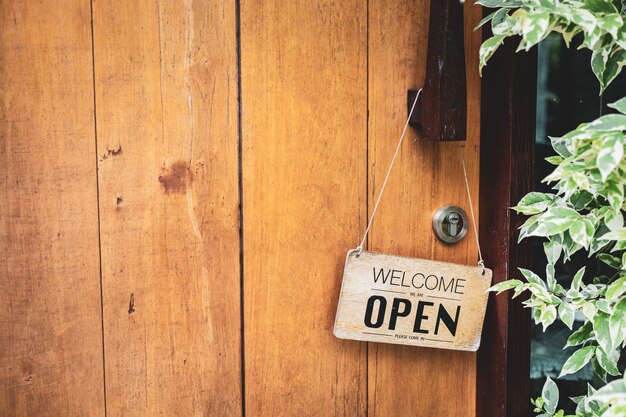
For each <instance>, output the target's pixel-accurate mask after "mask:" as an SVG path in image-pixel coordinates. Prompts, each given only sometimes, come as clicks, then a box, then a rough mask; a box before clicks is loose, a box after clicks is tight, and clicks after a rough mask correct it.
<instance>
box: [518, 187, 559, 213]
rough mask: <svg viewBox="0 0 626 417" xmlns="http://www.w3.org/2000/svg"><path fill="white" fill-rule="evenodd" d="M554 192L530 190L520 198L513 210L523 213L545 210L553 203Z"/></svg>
mask: <svg viewBox="0 0 626 417" xmlns="http://www.w3.org/2000/svg"><path fill="white" fill-rule="evenodd" d="M555 198H556V196H555V195H554V194H547V193H538V192H532V193H528V194H526V195H525V196H524V198H522V199H521V200H520V202H519V203H518V204H517V206H515V207H513V210H515V211H517V212H518V213H523V214H525V215H528V216H529V215H533V214H539V213H543V212H544V211H546V209H547V208H548V207H550V206H551V205H552V203H554V200H555Z"/></svg>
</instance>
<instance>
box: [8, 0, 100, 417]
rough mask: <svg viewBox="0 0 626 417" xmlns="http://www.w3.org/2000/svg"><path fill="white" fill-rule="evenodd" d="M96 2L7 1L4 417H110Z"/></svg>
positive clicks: (70, 0) (75, 0)
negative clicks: (93, 36) (104, 361)
mask: <svg viewBox="0 0 626 417" xmlns="http://www.w3.org/2000/svg"><path fill="white" fill-rule="evenodd" d="M91 54H92V50H91V29H90V7H89V1H79V0H68V1H65V2H63V7H59V5H58V4H57V2H56V1H39V2H25V1H3V2H0V415H2V416H103V415H104V389H103V388H104V383H103V371H102V327H101V326H102V321H101V317H100V282H99V253H98V211H97V199H96V165H95V141H94V120H93V78H92V77H93V69H92V55H91Z"/></svg>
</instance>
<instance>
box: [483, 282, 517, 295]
mask: <svg viewBox="0 0 626 417" xmlns="http://www.w3.org/2000/svg"><path fill="white" fill-rule="evenodd" d="M522 284H523V282H522V281H520V280H519V279H509V280H507V281H502V282H499V283H497V284H496V285H494V286H492V287H491V288H489V291H490V292H496V291H497V293H498V294H500V293H501V292H503V291H507V290H510V289H513V288H516V287H518V286H520V285H522Z"/></svg>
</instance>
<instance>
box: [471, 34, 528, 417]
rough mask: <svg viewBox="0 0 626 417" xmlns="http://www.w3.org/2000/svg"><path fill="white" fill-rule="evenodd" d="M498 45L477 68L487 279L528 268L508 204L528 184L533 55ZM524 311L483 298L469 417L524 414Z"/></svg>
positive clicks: (511, 44)
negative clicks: (474, 403)
mask: <svg viewBox="0 0 626 417" xmlns="http://www.w3.org/2000/svg"><path fill="white" fill-rule="evenodd" d="M517 43H518V42H517V40H516V39H508V40H507V41H506V42H505V45H504V46H502V47H501V48H500V50H499V51H497V52H496V54H495V55H494V56H493V57H492V59H491V60H490V61H489V64H488V65H487V67H485V69H484V71H483V79H482V104H481V106H482V110H481V129H482V132H481V146H480V148H481V164H480V165H481V171H480V178H481V183H480V241H481V245H482V249H483V256H484V258H485V262H486V264H487V266H488V267H489V268H492V269H493V276H494V279H493V281H494V284H495V283H497V282H500V281H503V280H506V279H509V278H514V277H518V275H519V272H518V270H517V268H518V267H524V266H526V267H527V266H528V265H529V252H530V248H529V245H528V244H527V243H526V242H525V241H523V242H522V243H520V244H518V243H517V237H518V230H517V229H518V227H519V226H520V225H521V223H522V222H523V220H524V219H523V218H522V217H521V216H518V215H517V214H515V212H513V211H512V210H510V209H509V207H512V206H514V205H515V204H516V203H517V202H518V201H519V200H520V198H521V197H522V196H523V195H524V194H526V193H527V192H529V191H531V190H532V188H533V149H534V142H535V101H536V72H537V60H536V54H535V52H530V53H515V47H516V46H517ZM529 366H530V313H529V311H528V310H527V309H524V308H522V305H521V302H520V300H519V299H515V300H511V299H510V294H508V293H505V294H501V295H499V296H495V295H494V294H491V295H490V298H489V305H488V307H487V314H486V318H485V325H484V328H483V337H482V344H481V347H480V350H479V351H478V380H477V412H476V415H477V416H481V417H482V416H485V417H486V416H489V417H527V416H528V411H529V406H530V398H529V382H530V377H529Z"/></svg>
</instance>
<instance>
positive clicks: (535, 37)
mask: <svg viewBox="0 0 626 417" xmlns="http://www.w3.org/2000/svg"><path fill="white" fill-rule="evenodd" d="M549 28H550V14H549V13H529V14H528V16H527V17H526V19H524V23H523V24H522V36H523V38H524V47H525V49H526V50H527V51H528V50H529V49H530V48H531V47H533V46H534V45H535V44H537V43H538V42H539V41H541V40H542V39H543V38H545V37H546V35H547V34H548V30H549Z"/></svg>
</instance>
